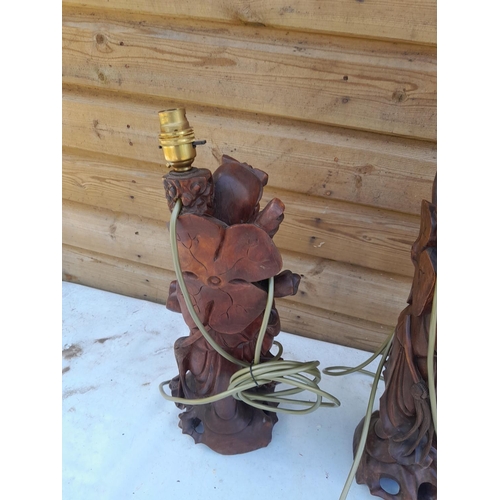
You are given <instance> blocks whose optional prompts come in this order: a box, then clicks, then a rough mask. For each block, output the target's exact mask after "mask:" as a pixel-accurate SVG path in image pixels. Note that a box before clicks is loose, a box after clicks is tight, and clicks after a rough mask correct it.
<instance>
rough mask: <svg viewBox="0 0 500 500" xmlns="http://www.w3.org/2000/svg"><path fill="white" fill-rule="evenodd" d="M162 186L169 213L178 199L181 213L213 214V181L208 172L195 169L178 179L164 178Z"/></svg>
mask: <svg viewBox="0 0 500 500" xmlns="http://www.w3.org/2000/svg"><path fill="white" fill-rule="evenodd" d="M163 184H164V187H165V196H166V198H167V202H168V207H169V209H170V211H172V210H173V209H174V205H175V202H176V201H177V199H178V198H180V200H181V201H182V206H183V213H194V214H198V215H212V214H213V211H214V209H213V180H212V175H211V173H210V171H209V170H207V169H199V170H198V169H197V170H196V171H193V172H192V174H191V173H190V174H188V175H186V176H179V177H178V178H175V177H173V176H171V175H169V176H166V177H164V181H163Z"/></svg>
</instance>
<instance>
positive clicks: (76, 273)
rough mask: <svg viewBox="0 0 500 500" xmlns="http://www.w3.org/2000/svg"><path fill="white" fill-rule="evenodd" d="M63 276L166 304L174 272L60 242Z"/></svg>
mask: <svg viewBox="0 0 500 500" xmlns="http://www.w3.org/2000/svg"><path fill="white" fill-rule="evenodd" d="M62 279H63V281H69V282H71V283H78V284H80V285H85V286H90V287H92V288H98V289H99V290H106V291H108V292H113V293H119V294H121V295H126V296H128V297H134V298H136V299H143V300H149V301H150V302H156V303H157V304H166V302H167V297H168V287H169V285H170V282H171V281H172V280H174V279H175V273H174V272H173V271H169V270H166V269H158V268H154V267H152V266H148V265H144V264H138V263H137V262H129V261H126V260H124V259H120V258H117V257H113V256H111V255H105V254H99V253H97V252H92V251H88V250H85V249H82V248H74V247H71V246H69V245H64V244H63V249H62Z"/></svg>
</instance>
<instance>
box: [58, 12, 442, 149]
mask: <svg viewBox="0 0 500 500" xmlns="http://www.w3.org/2000/svg"><path fill="white" fill-rule="evenodd" d="M91 14H93V12H89V11H85V12H84V13H82V14H76V13H75V12H73V11H71V12H67V13H66V15H65V16H64V20H63V82H65V83H71V84H80V85H87V86H93V87H95V88H101V89H109V90H114V91H120V92H126V93H137V94H148V95H153V96H158V97H162V98H165V99H175V100H181V101H183V102H186V103H201V104H205V105H210V106H219V107H223V108H230V109H239V110H244V111H248V112H256V113H266V114H269V115H275V116H284V117H289V118H294V119H297V120H303V121H309V122H316V123H325V124H330V125H337V126H342V127H349V128H355V129H361V130H370V131H375V132H381V133H385V134H394V135H400V136H408V137H416V138H419V139H428V140H435V139H436V51H435V48H432V47H429V48H426V47H423V46H414V45H409V44H399V43H388V42H379V41H370V42H369V43H367V42H366V40H362V39H355V38H345V37H344V38H341V37H334V36H327V35H317V34H308V33H297V32H293V31H291V32H286V31H282V30H259V29H256V28H254V27H251V26H232V25H225V24H222V25H221V24H217V23H216V24H214V23H208V22H197V21H193V20H186V21H179V20H175V22H174V21H172V20H170V19H168V18H167V19H165V18H160V17H148V16H141V19H140V20H138V19H137V17H136V16H134V15H133V14H127V13H122V12H120V13H118V12H113V14H114V15H113V16H109V14H108V12H107V11H102V12H99V13H98V15H95V16H92V15H91Z"/></svg>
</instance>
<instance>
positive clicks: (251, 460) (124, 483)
mask: <svg viewBox="0 0 500 500" xmlns="http://www.w3.org/2000/svg"><path fill="white" fill-rule="evenodd" d="M278 311H279V305H278ZM187 334H188V330H187V327H186V325H185V323H184V321H183V320H182V317H181V315H180V314H176V313H172V312H170V311H168V310H167V309H166V308H165V307H164V306H162V305H158V304H153V303H151V302H147V301H143V300H138V299H133V298H129V297H124V296H121V295H117V294H113V293H109V292H104V291H101V290H96V289H93V288H88V287H84V286H81V285H76V284H73V283H63V336H62V339H63V346H62V349H63V356H62V368H63V376H62V380H63V387H62V397H63V403H62V409H63V415H62V422H63V472H62V476H63V499H64V500H79V499H82V500H83V499H85V500H89V499H92V500H100V499H103V500H122V499H127V498H130V499H152V500H156V499H170V498H190V499H191V500H198V499H206V500H209V499H215V498H218V499H226V498H228V499H229V498H238V499H239V500H246V499H254V498H256V497H257V496H258V495H263V498H272V499H273V500H281V499H283V500H285V499H286V500H295V499H309V498H311V499H313V498H314V499H318V500H326V499H336V498H339V496H340V493H341V491H342V488H343V486H344V483H345V480H346V478H347V475H348V473H349V470H350V467H351V464H352V436H353V432H354V429H355V427H356V426H357V424H358V423H359V421H360V420H361V418H362V417H363V416H364V414H365V412H366V405H367V402H368V397H369V393H370V389H371V383H372V379H371V378H370V377H367V376H364V375H361V374H353V375H348V376H345V377H328V376H323V378H322V381H321V384H320V386H321V388H322V389H324V390H326V391H328V392H330V393H331V394H333V395H335V396H336V397H337V398H338V399H339V400H340V401H341V406H340V407H339V408H335V409H329V408H320V409H319V410H317V411H316V412H314V413H312V414H308V415H303V416H294V415H282V414H280V415H279V421H278V423H277V424H276V425H275V427H274V430H273V439H272V441H271V443H270V444H269V446H268V447H266V448H263V449H260V450H257V451H254V452H251V453H247V454H242V455H233V456H223V455H219V454H217V453H215V452H213V451H212V450H211V449H209V448H208V447H206V446H205V445H203V444H199V445H195V443H194V442H193V440H192V438H191V437H190V436H188V435H185V434H182V433H181V430H180V428H179V427H178V414H179V413H180V410H178V409H177V408H176V407H175V405H174V404H173V403H170V402H168V401H166V400H165V399H163V398H162V397H161V395H160V392H159V390H158V384H159V383H160V382H162V381H164V380H167V379H170V378H172V377H173V376H175V375H176V374H177V369H176V363H175V358H174V353H173V344H174V342H175V340H176V339H177V338H178V337H181V336H184V335H187ZM278 340H279V341H280V342H281V343H282V344H283V346H284V354H283V357H284V358H285V359H294V360H299V361H311V360H318V361H320V363H321V364H320V369H322V368H325V367H327V366H331V365H348V366H355V365H357V364H359V363H360V362H362V361H364V360H365V359H367V358H368V357H369V353H366V352H363V351H358V350H356V349H350V348H346V347H342V346H338V345H334V344H330V343H325V342H321V341H316V340H311V339H307V338H304V337H300V336H297V335H291V334H287V333H284V332H282V333H280V335H279V336H278ZM375 365H376V362H374V363H373V364H372V365H371V366H370V367H369V368H371V369H372V370H373V371H374V370H375V368H376V366H375ZM382 391H383V384H382V383H381V384H380V386H379V389H378V393H377V399H376V407H378V398H379V397H380V395H381V394H382ZM373 498H375V497H373V496H371V495H370V493H369V490H368V488H367V487H366V486H364V485H358V484H356V482H353V485H352V487H351V490H350V492H349V496H348V500H363V499H373Z"/></svg>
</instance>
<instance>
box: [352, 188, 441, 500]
mask: <svg viewBox="0 0 500 500" xmlns="http://www.w3.org/2000/svg"><path fill="white" fill-rule="evenodd" d="M432 198H433V199H432V203H430V202H428V201H423V202H422V211H421V225H420V234H419V237H418V239H417V241H416V242H415V243H414V244H413V246H412V250H411V259H412V261H413V264H414V266H415V275H414V278H413V284H412V288H411V292H410V297H409V299H408V304H409V305H408V307H406V308H405V309H404V310H403V311H402V312H401V314H400V316H399V321H398V325H397V327H396V330H395V335H394V341H393V344H392V347H391V350H390V352H389V356H388V359H387V360H386V362H385V372H384V379H385V391H384V393H383V395H382V397H381V398H380V410H379V411H376V412H374V413H373V414H372V416H371V420H370V425H369V429H368V435H367V440H366V445H365V448H364V451H363V454H362V456H361V461H360V463H359V467H358V470H357V472H356V481H357V482H358V483H359V484H366V485H367V486H368V487H369V488H370V492H371V493H372V495H375V496H378V497H381V498H384V499H385V500H436V499H437V435H436V431H435V427H434V425H435V424H434V418H435V415H433V411H434V410H433V404H432V403H431V393H432V395H433V394H434V393H435V387H436V376H435V373H436V366H437V347H436V346H435V345H433V344H434V341H433V342H432V343H430V342H429V339H430V338H432V335H430V332H431V329H433V328H434V326H435V323H434V322H433V321H431V320H434V316H433V315H432V309H433V304H434V307H435V303H436V302H435V293H436V291H435V290H436V276H437V200H436V180H435V181H434V188H433V197H432ZM434 331H435V330H434ZM363 423H364V419H363V420H362V421H361V422H360V424H359V425H358V427H357V428H356V431H355V433H354V442H353V447H354V454H356V451H357V449H358V447H359V446H360V437H361V432H362V427H363Z"/></svg>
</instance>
